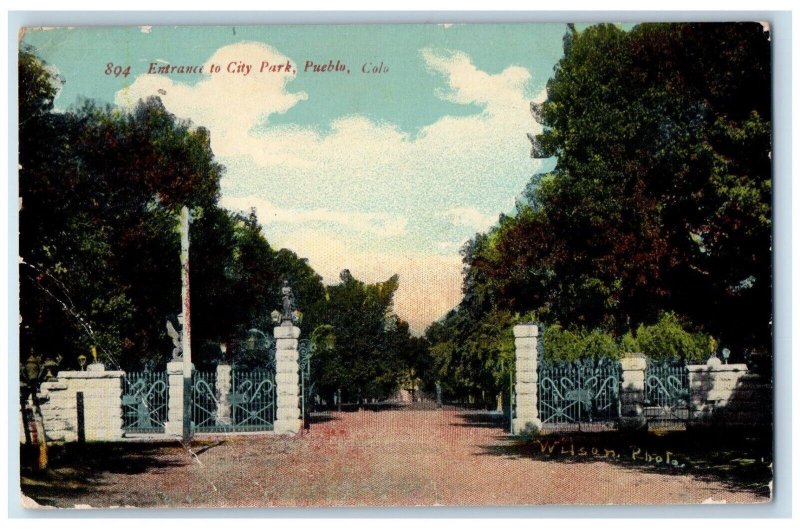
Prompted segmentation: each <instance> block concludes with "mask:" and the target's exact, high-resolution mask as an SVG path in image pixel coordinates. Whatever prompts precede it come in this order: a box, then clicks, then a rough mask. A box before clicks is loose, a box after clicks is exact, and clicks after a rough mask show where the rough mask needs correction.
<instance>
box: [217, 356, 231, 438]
mask: <svg viewBox="0 0 800 529" xmlns="http://www.w3.org/2000/svg"><path fill="white" fill-rule="evenodd" d="M231 376H232V373H231V366H230V365H228V364H218V365H217V424H220V425H230V424H231V421H232V410H231V382H232V380H231Z"/></svg>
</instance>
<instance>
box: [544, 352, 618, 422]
mask: <svg viewBox="0 0 800 529" xmlns="http://www.w3.org/2000/svg"><path fill="white" fill-rule="evenodd" d="M621 372H622V369H621V367H620V364H619V362H618V361H616V360H610V359H597V360H595V359H593V358H585V359H581V360H575V361H546V360H543V359H541V358H540V359H539V388H538V392H539V395H538V397H539V398H538V405H539V419H540V420H541V421H542V424H543V425H544V426H545V427H552V428H554V429H577V430H582V431H585V430H598V429H600V430H602V429H610V428H615V427H616V422H617V420H618V419H619V416H620V378H621Z"/></svg>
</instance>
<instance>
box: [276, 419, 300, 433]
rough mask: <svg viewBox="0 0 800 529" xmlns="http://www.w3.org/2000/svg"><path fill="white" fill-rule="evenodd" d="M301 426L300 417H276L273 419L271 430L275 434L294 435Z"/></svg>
mask: <svg viewBox="0 0 800 529" xmlns="http://www.w3.org/2000/svg"><path fill="white" fill-rule="evenodd" d="M302 428H303V421H302V420H300V419H278V420H277V421H275V424H274V426H273V431H274V432H275V433H277V434H289V435H294V434H296V433H298V432H299V431H300V430H301V429H302Z"/></svg>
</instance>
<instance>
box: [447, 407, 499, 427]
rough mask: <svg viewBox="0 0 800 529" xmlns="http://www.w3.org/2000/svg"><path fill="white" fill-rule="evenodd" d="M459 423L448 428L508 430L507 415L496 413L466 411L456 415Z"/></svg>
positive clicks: (451, 424)
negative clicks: (459, 420)
mask: <svg viewBox="0 0 800 529" xmlns="http://www.w3.org/2000/svg"><path fill="white" fill-rule="evenodd" d="M456 417H457V418H459V419H461V422H452V423H450V426H461V427H462V428H493V429H500V430H508V415H506V414H503V413H501V412H496V411H485V410H484V411H467V412H463V413H458V414H457V415H456Z"/></svg>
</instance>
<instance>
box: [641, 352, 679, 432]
mask: <svg viewBox="0 0 800 529" xmlns="http://www.w3.org/2000/svg"><path fill="white" fill-rule="evenodd" d="M644 415H645V418H646V419H647V421H648V422H650V423H656V424H658V423H677V424H681V423H685V422H686V421H687V420H688V419H689V372H688V371H687V369H686V365H685V363H684V362H683V361H680V360H664V361H660V362H659V361H653V360H649V359H648V361H647V370H646V371H645V394H644Z"/></svg>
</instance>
